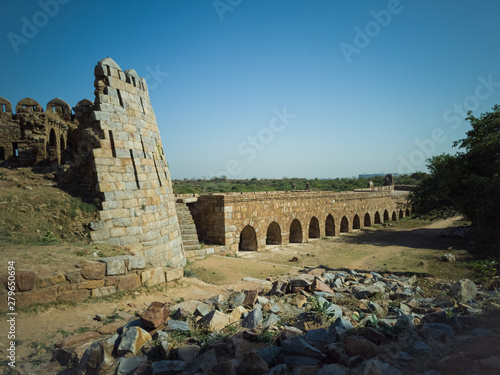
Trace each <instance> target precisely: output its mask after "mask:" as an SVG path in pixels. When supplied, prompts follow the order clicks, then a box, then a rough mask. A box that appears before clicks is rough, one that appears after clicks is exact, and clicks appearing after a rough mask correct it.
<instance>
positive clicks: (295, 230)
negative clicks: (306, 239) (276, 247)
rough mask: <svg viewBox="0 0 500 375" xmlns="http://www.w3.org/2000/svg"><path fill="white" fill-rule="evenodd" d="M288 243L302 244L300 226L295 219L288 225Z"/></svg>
mask: <svg viewBox="0 0 500 375" xmlns="http://www.w3.org/2000/svg"><path fill="white" fill-rule="evenodd" d="M289 242H290V243H301V242H302V225H300V221H298V220H297V219H293V221H292V224H291V225H290V239H289Z"/></svg>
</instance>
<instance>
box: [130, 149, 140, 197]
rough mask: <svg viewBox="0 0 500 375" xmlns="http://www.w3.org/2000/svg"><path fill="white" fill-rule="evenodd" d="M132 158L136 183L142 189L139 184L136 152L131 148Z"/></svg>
mask: <svg viewBox="0 0 500 375" xmlns="http://www.w3.org/2000/svg"><path fill="white" fill-rule="evenodd" d="M130 159H132V166H133V167H134V175H135V183H136V184H137V189H140V188H141V185H140V184H139V176H138V175H137V167H136V165H135V160H134V153H133V152H132V150H130Z"/></svg>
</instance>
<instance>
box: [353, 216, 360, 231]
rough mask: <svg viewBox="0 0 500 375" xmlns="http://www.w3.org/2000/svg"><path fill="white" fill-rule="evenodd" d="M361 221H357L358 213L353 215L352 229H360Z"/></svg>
mask: <svg viewBox="0 0 500 375" xmlns="http://www.w3.org/2000/svg"><path fill="white" fill-rule="evenodd" d="M360 228H361V223H360V221H359V216H358V214H356V215H354V219H353V220H352V229H360Z"/></svg>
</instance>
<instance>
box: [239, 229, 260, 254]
mask: <svg viewBox="0 0 500 375" xmlns="http://www.w3.org/2000/svg"><path fill="white" fill-rule="evenodd" d="M238 250H240V251H257V234H256V233H255V229H253V227H252V226H251V225H247V226H246V227H245V228H243V230H242V231H241V233H240V244H239V248H238Z"/></svg>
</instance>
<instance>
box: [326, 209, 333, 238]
mask: <svg viewBox="0 0 500 375" xmlns="http://www.w3.org/2000/svg"><path fill="white" fill-rule="evenodd" d="M325 236H335V219H334V218H333V216H332V215H331V214H329V215H328V216H327V217H326V221H325Z"/></svg>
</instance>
